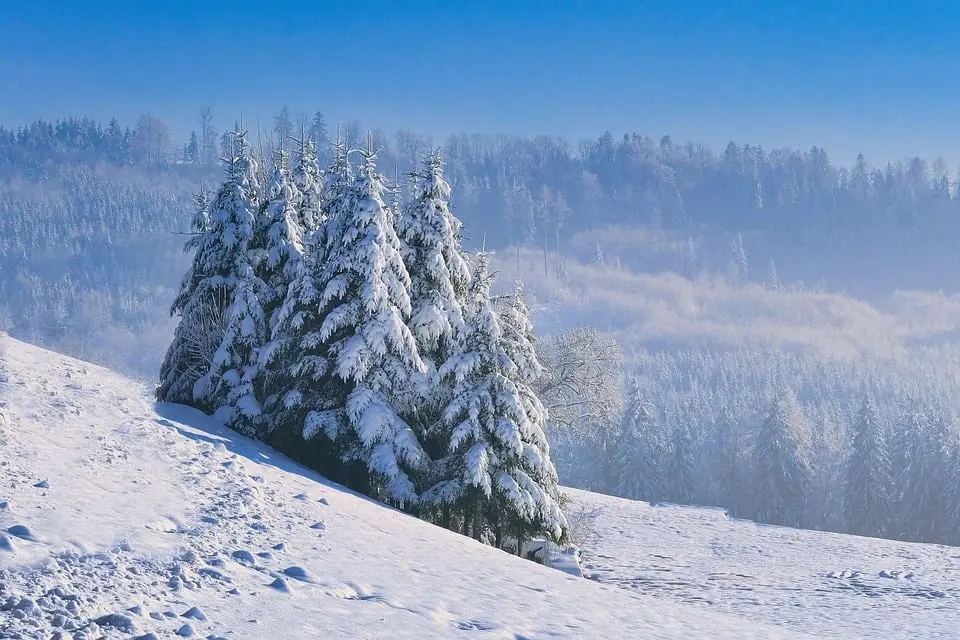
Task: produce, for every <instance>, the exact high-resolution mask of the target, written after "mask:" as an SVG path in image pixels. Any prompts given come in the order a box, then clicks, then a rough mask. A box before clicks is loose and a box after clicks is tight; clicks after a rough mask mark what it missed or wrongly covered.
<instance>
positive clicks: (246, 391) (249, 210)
mask: <svg viewBox="0 0 960 640" xmlns="http://www.w3.org/2000/svg"><path fill="white" fill-rule="evenodd" d="M226 165H227V166H226V172H227V179H226V181H225V182H224V183H223V185H222V186H221V187H220V190H219V191H218V193H217V196H216V199H215V200H214V202H213V205H212V207H211V210H210V232H209V233H208V234H206V236H205V240H206V243H205V244H206V246H205V247H203V249H208V250H209V251H205V253H208V254H209V255H210V258H211V259H210V260H209V261H208V262H207V264H205V265H203V268H202V272H203V273H205V274H210V275H209V276H208V277H210V278H211V284H212V285H213V286H218V287H222V288H223V289H224V296H225V300H227V301H228V305H227V308H226V313H225V320H226V323H225V326H224V329H223V336H222V338H221V340H220V344H219V345H218V347H217V350H216V353H215V354H214V357H213V362H212V364H211V366H210V368H209V370H208V371H207V372H206V373H205V374H204V375H203V376H202V377H201V378H200V379H199V380H197V382H196V384H195V385H194V389H193V395H194V399H195V400H196V401H198V402H199V403H200V405H201V406H202V407H204V408H206V409H207V410H213V411H215V412H216V413H217V416H218V418H220V419H221V420H223V421H224V422H226V423H228V424H231V425H232V426H235V427H238V428H240V429H242V430H248V429H250V428H251V424H252V422H253V421H254V420H255V419H256V418H257V417H258V416H259V414H260V406H259V402H258V400H257V397H256V393H255V389H254V378H255V375H256V370H257V357H258V353H259V349H260V348H261V347H262V346H263V344H264V343H265V342H266V340H267V335H268V334H267V331H268V328H267V319H266V317H265V316H264V312H263V307H262V304H261V301H262V300H263V298H264V297H265V294H266V291H265V289H266V287H265V283H264V282H263V281H262V280H261V279H260V278H259V277H258V274H257V261H258V259H259V257H260V256H261V255H262V247H257V246H256V243H257V234H258V230H259V228H260V225H261V221H260V218H259V214H260V210H261V192H260V184H259V182H258V181H257V178H256V176H257V163H256V161H255V160H254V159H253V157H252V155H251V153H250V148H249V146H248V144H247V142H246V136H245V134H244V133H242V132H235V133H234V134H233V143H232V154H231V157H230V158H228V159H227V162H226ZM199 251H200V249H198V253H199Z"/></svg>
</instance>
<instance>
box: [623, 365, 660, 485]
mask: <svg viewBox="0 0 960 640" xmlns="http://www.w3.org/2000/svg"><path fill="white" fill-rule="evenodd" d="M628 394H629V395H628V396H627V404H626V407H625V408H624V412H623V418H622V420H621V423H620V433H621V436H622V437H621V440H620V442H619V445H618V447H617V450H616V452H615V454H614V455H615V456H616V458H615V460H616V466H617V469H618V472H619V474H618V478H617V484H616V493H617V495H620V496H623V497H624V498H630V499H631V500H653V499H655V498H656V497H657V496H658V495H659V493H660V488H659V479H660V476H661V472H660V466H659V465H660V452H661V450H662V447H661V446H659V445H658V443H657V441H656V440H657V433H656V426H655V424H654V416H653V409H652V408H651V407H650V405H649V404H648V403H647V399H646V396H645V394H644V393H643V389H642V388H641V385H640V381H639V380H638V379H637V378H633V379H632V380H631V381H630V385H629V392H628Z"/></svg>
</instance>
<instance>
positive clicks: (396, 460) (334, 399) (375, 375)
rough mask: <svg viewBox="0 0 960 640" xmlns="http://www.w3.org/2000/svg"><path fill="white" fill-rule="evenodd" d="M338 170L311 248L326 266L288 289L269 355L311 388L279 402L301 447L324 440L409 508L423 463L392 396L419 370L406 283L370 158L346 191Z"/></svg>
mask: <svg viewBox="0 0 960 640" xmlns="http://www.w3.org/2000/svg"><path fill="white" fill-rule="evenodd" d="M338 162H340V163H342V164H341V165H339V166H335V167H334V170H333V172H332V173H333V174H334V177H335V179H334V181H333V182H332V183H331V186H332V187H335V188H336V189H337V191H336V192H334V193H328V194H327V198H328V202H329V205H330V207H331V209H330V211H331V214H330V215H331V217H330V220H329V221H328V222H327V224H326V225H325V226H324V232H323V234H322V238H319V239H318V240H317V242H322V254H323V255H322V258H321V259H318V258H316V257H311V258H310V260H309V261H308V263H307V264H306V265H305V269H304V270H303V273H302V274H301V275H300V276H299V277H298V278H297V279H296V281H295V282H294V284H293V285H292V286H291V287H290V291H289V295H288V297H287V301H286V303H285V304H284V309H283V310H282V311H281V312H280V313H279V314H278V322H277V330H276V332H275V333H276V336H275V337H276V340H275V344H272V345H271V348H270V352H271V355H273V354H277V355H279V356H280V358H281V359H283V358H282V355H281V354H283V353H288V354H292V356H293V357H292V358H290V364H289V366H290V367H291V368H292V370H291V371H290V372H289V376H288V377H289V378H293V379H297V378H301V379H302V378H304V377H308V378H309V380H307V381H306V382H305V383H302V384H297V385H295V386H294V388H293V389H291V391H290V392H288V393H287V394H286V396H285V398H284V402H283V406H284V408H285V412H286V413H290V412H291V411H292V412H293V413H294V414H300V415H302V416H303V423H302V427H301V429H302V431H301V434H302V437H303V438H305V439H307V440H310V439H312V438H314V437H316V436H318V435H321V434H323V435H325V436H326V437H327V438H328V439H329V440H330V441H332V443H333V444H334V445H335V447H336V450H337V453H338V454H339V455H340V456H341V458H342V459H343V461H344V462H346V463H350V462H354V461H358V462H362V463H363V465H364V466H365V468H366V472H367V473H368V474H369V481H370V485H369V486H368V487H367V488H368V489H369V492H370V493H371V494H372V495H374V496H375V497H379V498H382V499H387V500H390V501H392V502H394V503H398V504H408V503H412V502H415V501H416V500H417V499H418V496H417V492H416V488H415V485H414V479H415V478H414V477H412V476H414V474H415V473H416V472H418V471H419V470H420V469H421V468H422V467H423V466H424V465H425V462H426V459H425V454H424V452H423V449H422V447H421V445H420V443H419V441H418V439H417V438H416V436H415V434H414V433H413V431H412V429H411V428H410V427H409V425H408V424H406V422H405V421H404V420H403V418H402V417H401V416H400V415H399V413H398V411H397V410H396V408H395V407H396V404H397V397H396V396H397V392H398V390H401V389H404V388H406V385H407V384H408V383H409V380H410V378H411V376H412V375H414V374H415V373H417V372H421V371H423V369H424V364H423V361H422V360H421V359H420V356H419V354H418V352H417V348H416V343H415V342H414V339H413V336H412V335H411V333H410V330H409V329H408V328H407V326H406V320H407V319H408V318H409V314H410V299H409V293H408V290H409V287H410V280H409V275H408V274H407V272H406V269H405V268H404V266H403V260H402V258H401V256H400V250H399V240H398V239H397V236H396V233H395V231H394V228H393V224H392V219H391V216H390V214H389V211H388V209H387V207H386V205H385V204H384V203H383V199H382V194H383V178H382V176H380V175H379V174H378V173H377V172H376V155H375V154H374V153H372V152H367V153H366V154H365V155H364V165H363V168H362V169H361V171H360V173H359V175H358V176H357V177H356V179H355V180H354V183H353V185H351V186H350V187H349V188H344V186H345V185H344V184H343V180H344V179H345V177H346V176H348V175H349V163H347V162H346V155H345V154H342V155H340V156H339V157H338V158H337V159H335V163H334V164H335V165H337V163H338ZM268 359H270V356H268ZM357 481H358V482H359V481H360V480H357Z"/></svg>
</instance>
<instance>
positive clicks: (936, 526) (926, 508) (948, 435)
mask: <svg viewBox="0 0 960 640" xmlns="http://www.w3.org/2000/svg"><path fill="white" fill-rule="evenodd" d="M956 438H957V428H956V422H955V418H954V416H953V414H952V412H951V411H950V410H949V409H947V408H945V407H940V408H938V410H937V411H935V412H934V413H933V415H932V416H931V420H930V422H929V424H928V425H927V428H926V429H925V430H924V433H923V436H922V438H921V440H922V445H921V452H920V456H919V460H918V461H919V462H920V464H921V469H922V473H923V482H922V483H918V484H917V485H915V487H914V490H913V491H912V492H911V493H912V495H913V500H914V502H913V503H912V504H911V506H912V516H913V518H912V520H913V525H914V526H913V532H914V534H915V536H916V539H917V540H922V541H924V542H943V541H945V539H946V538H947V537H948V535H947V534H948V532H947V531H946V525H947V522H948V514H947V511H948V509H947V508H946V503H945V498H946V496H947V493H948V480H949V471H950V463H951V462H952V460H953V456H954V451H955V450H956Z"/></svg>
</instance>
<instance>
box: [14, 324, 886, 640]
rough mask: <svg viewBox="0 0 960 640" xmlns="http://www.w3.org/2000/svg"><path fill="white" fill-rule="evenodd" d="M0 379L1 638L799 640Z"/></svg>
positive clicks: (43, 356)
mask: <svg viewBox="0 0 960 640" xmlns="http://www.w3.org/2000/svg"><path fill="white" fill-rule="evenodd" d="M0 372H2V373H0V402H2V404H0V415H2V416H3V420H2V422H0V453H2V455H0V504H4V505H5V506H4V508H0V531H2V532H4V533H3V537H2V540H3V543H2V546H0V637H2V638H31V639H33V638H42V639H44V640H47V639H49V638H71V639H73V640H81V639H87V640H91V639H93V638H108V639H113V638H146V639H149V638H171V637H199V638H233V639H236V638H275V639H279V638H417V639H420V638H457V637H464V638H473V637H482V638H491V639H493V638H509V639H514V640H515V639H518V638H546V637H551V638H578V639H580V638H624V637H642V638H683V637H689V638H705V637H711V638H715V637H730V638H753V637H801V634H799V633H792V632H788V631H786V630H784V629H782V628H779V627H775V626H769V625H767V624H765V623H764V622H759V621H757V619H756V618H754V619H752V620H745V619H742V618H739V617H737V616H735V615H728V614H717V613H714V612H711V611H707V610H703V609H700V608H697V607H696V606H694V605H691V604H685V603H678V602H677V601H676V600H677V599H675V598H673V597H666V598H665V597H663V594H660V596H655V595H647V594H645V593H639V592H637V590H626V589H621V588H619V586H603V585H599V584H596V582H593V581H589V580H584V579H580V578H575V577H572V576H569V575H567V574H565V573H563V572H561V571H555V570H552V569H548V568H545V567H542V566H539V565H537V564H535V563H532V562H529V561H526V560H521V559H518V558H515V557H513V556H511V555H509V554H506V553H503V552H501V551H498V550H496V549H493V548H491V547H487V546H484V545H481V544H479V543H477V542H475V541H473V540H471V539H468V538H466V537H463V536H459V535H456V534H454V533H451V532H449V531H446V530H444V529H441V528H438V527H435V526H433V525H430V524H427V523H425V522H422V521H420V520H417V519H415V518H412V517H410V516H407V515H405V514H403V513H400V512H398V511H395V510H393V509H390V508H387V507H384V506H383V505H381V504H378V503H376V502H374V501H371V500H369V499H367V498H364V497H362V496H359V495H356V494H354V493H352V492H350V491H347V490H345V489H343V488H341V487H339V486H337V485H334V484H331V483H329V482H328V481H326V480H324V479H323V478H322V477H320V476H318V475H316V474H315V473H313V472H310V471H308V470H306V469H304V468H302V467H300V466H298V465H296V464H294V463H292V462H290V461H289V460H287V459H286V458H284V457H282V456H280V455H279V454H277V453H276V452H274V451H273V450H271V449H269V448H267V447H264V446H263V445H260V444H258V443H255V442H253V441H251V440H248V439H246V438H244V437H243V436H240V435H238V434H237V433H235V432H233V431H230V430H228V429H226V428H224V427H223V426H222V425H220V424H219V423H217V422H215V421H214V420H212V419H210V418H208V417H206V416H204V415H202V414H200V413H198V412H196V411H194V410H192V409H187V408H185V407H182V406H179V405H163V404H161V405H155V404H154V403H153V402H152V401H151V399H150V397H151V390H150V389H148V388H146V387H145V386H143V385H142V384H140V383H137V382H133V381H131V380H128V379H125V378H123V377H121V376H119V375H116V374H113V373H110V372H109V371H106V370H105V369H102V368H100V367H97V366H94V365H89V364H85V363H82V362H78V361H75V360H71V359H69V358H65V357H62V356H59V355H56V354H53V353H51V352H47V351H44V350H41V349H39V348H35V347H30V346H27V345H25V344H22V343H19V342H16V341H14V340H10V339H8V338H6V337H5V336H3V335H0ZM41 480H46V481H47V486H45V487H37V486H35V485H36V484H37V483H38V482H39V481H41ZM321 523H322V526H317V525H320V524H321ZM631 553H632V554H636V553H637V550H633V551H632V552H631ZM891 568H895V567H891ZM833 582H835V583H837V584H840V583H841V582H843V579H836V580H833ZM889 582H891V583H892V582H894V581H893V580H889ZM846 583H848V584H854V583H855V581H851V580H849V579H848V580H846ZM652 591H654V593H656V590H652ZM770 617H771V619H772V621H774V622H776V620H777V619H776V617H774V616H773V615H772V614H771V616H770ZM477 634H480V635H479V636H477Z"/></svg>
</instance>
